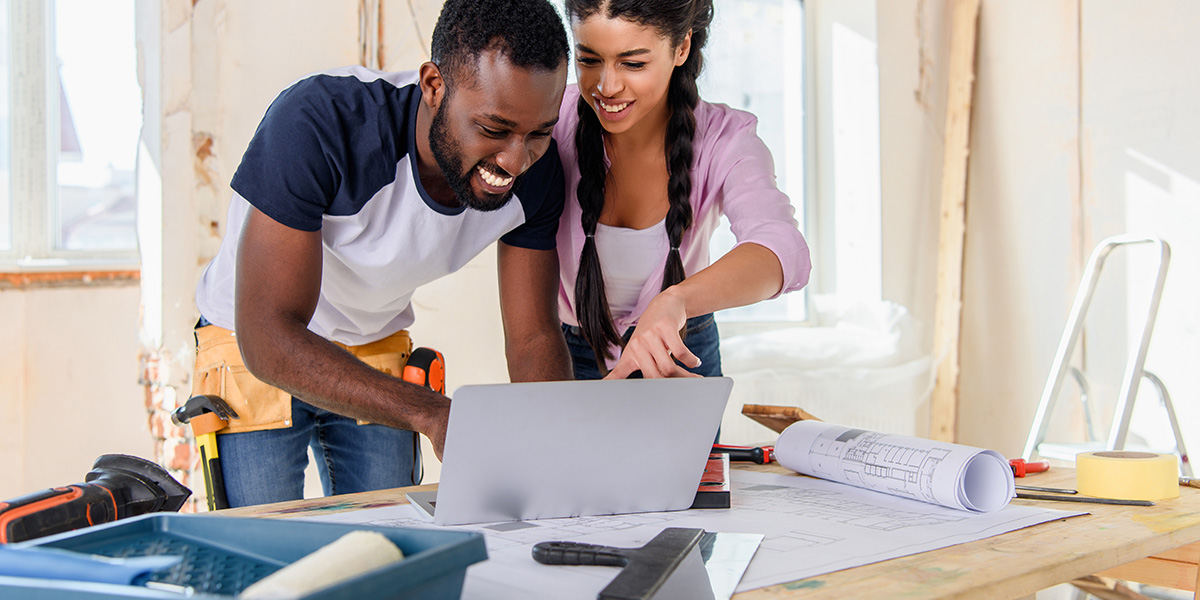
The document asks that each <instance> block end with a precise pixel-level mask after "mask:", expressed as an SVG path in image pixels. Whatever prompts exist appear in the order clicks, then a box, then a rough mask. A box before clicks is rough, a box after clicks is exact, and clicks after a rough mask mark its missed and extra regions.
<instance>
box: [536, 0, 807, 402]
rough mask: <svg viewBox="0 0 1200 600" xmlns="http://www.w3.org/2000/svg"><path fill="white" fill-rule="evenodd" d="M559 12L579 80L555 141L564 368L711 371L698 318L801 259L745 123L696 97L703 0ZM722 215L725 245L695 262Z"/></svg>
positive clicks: (582, 375) (706, 328)
mask: <svg viewBox="0 0 1200 600" xmlns="http://www.w3.org/2000/svg"><path fill="white" fill-rule="evenodd" d="M566 8H567V16H568V17H569V18H570V20H571V27H572V31H573V32H574V37H575V42H576V46H575V51H576V65H575V66H576V73H577V75H578V80H579V83H578V85H577V86H572V87H570V88H568V90H567V93H566V95H565V96H564V98H563V107H562V110H561V111H560V114H559V122H558V125H557V126H556V127H555V129H554V138H555V139H556V140H557V142H558V149H559V154H560V156H561V158H562V162H563V168H564V170H565V171H566V179H567V203H566V207H565V209H564V211H563V217H562V221H561V222H560V224H559V232H558V251H559V264H560V274H561V276H560V289H559V316H560V318H561V319H562V320H563V323H564V325H563V330H564V332H565V333H566V336H567V342H568V345H569V347H570V349H571V354H572V358H573V360H574V363H575V377H576V378H577V379H592V378H599V377H601V376H603V375H604V374H605V373H607V376H608V377H609V378H621V377H627V376H629V375H631V374H633V373H634V372H636V371H641V372H642V374H643V375H644V376H646V377H671V376H686V375H703V376H719V375H721V365H720V352H719V348H718V336H717V328H716V325H715V323H714V321H713V317H712V312H713V311H716V310H720V309H724V308H731V307H735V306H743V305H746V304H752V303H755V302H758V301H761V300H764V299H767V298H771V297H774V296H777V295H779V294H782V293H784V292H790V291H794V290H798V289H800V288H802V287H804V284H805V283H807V281H808V273H809V271H810V269H811V263H810V260H809V255H808V247H807V245H806V244H805V242H804V238H803V236H801V234H800V232H799V230H798V229H797V226H796V221H795V220H794V218H793V209H792V207H791V203H790V202H789V201H788V198H787V196H785V195H784V194H783V193H782V192H780V191H779V190H778V189H777V188H776V186H775V176H774V170H773V163H772V159H771V154H770V151H769V150H767V148H766V146H765V145H764V144H763V142H762V140H760V139H759V138H758V136H757V134H756V133H755V125H756V120H755V118H754V117H753V116H752V115H750V114H749V113H745V112H742V111H737V110H734V109H731V108H729V107H727V106H724V105H715V104H709V103H707V102H704V101H702V100H700V97H699V93H698V91H697V88H696V78H697V77H698V76H699V75H700V70H701V67H702V64H703V56H702V55H701V50H702V49H703V47H704V43H705V40H706V38H707V37H708V26H709V23H710V22H711V21H712V14H713V7H712V1H711V0H660V1H656V2H645V1H640V0H567V2H566ZM722 213H723V214H725V215H726V216H727V217H728V218H729V220H730V223H731V225H732V229H733V233H734V235H736V236H737V239H738V245H737V246H735V247H734V249H733V250H731V251H730V252H729V253H728V254H726V255H725V256H723V257H721V258H720V260H718V261H716V262H715V263H712V264H711V265H710V264H709V256H708V245H709V239H710V237H711V236H712V233H713V230H714V229H715V228H716V226H717V224H718V222H719V221H720V216H721V214H722ZM676 361H678V363H677V362H676ZM679 363H681V364H682V366H681V365H680V364H679ZM685 367H686V369H685ZM610 369H611V370H610Z"/></svg>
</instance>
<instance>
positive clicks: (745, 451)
mask: <svg viewBox="0 0 1200 600" xmlns="http://www.w3.org/2000/svg"><path fill="white" fill-rule="evenodd" d="M712 451H713V453H723V454H727V455H729V460H731V461H743V462H752V463H758V464H760V465H765V464H767V463H769V462H771V461H773V460H775V446H729V445H726V444H713V449H712Z"/></svg>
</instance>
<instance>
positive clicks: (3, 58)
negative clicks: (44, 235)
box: [0, 0, 12, 251]
mask: <svg viewBox="0 0 1200 600" xmlns="http://www.w3.org/2000/svg"><path fill="white" fill-rule="evenodd" d="M8 27H9V25H8V0H0V40H5V42H7V41H8V40H10V39H12V36H11V35H9V30H8ZM9 73H10V70H9V61H8V44H7V43H3V44H0V251H4V250H12V186H11V185H10V182H11V181H12V176H11V174H12V163H11V161H10V160H9V156H11V153H10V150H9V143H10V140H11V139H12V128H11V127H10V126H9V119H10V118H11V115H12V112H11V108H10V106H11V104H10V102H9V94H8V77H9Z"/></svg>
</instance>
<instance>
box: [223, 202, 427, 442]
mask: <svg viewBox="0 0 1200 600" xmlns="http://www.w3.org/2000/svg"><path fill="white" fill-rule="evenodd" d="M320 291H321V233H320V232H319V231H311V232H310V231H300V230H298V229H293V228H291V227H288V226H286V225H283V224H281V223H278V222H276V221H275V220H274V219H272V218H271V217H268V216H267V215H265V214H263V213H262V212H260V211H259V210H258V209H256V208H253V207H252V208H251V209H250V213H249V214H248V215H247V216H246V222H245V225H244V226H243V228H242V232H241V236H240V238H239V240H238V255H237V291H236V293H235V306H236V312H235V329H236V331H237V338H238V346H239V347H240V349H241V351H242V357H243V359H244V360H245V361H246V368H247V369H249V370H250V372H251V373H253V374H254V376H255V377H258V378H259V379H261V380H263V381H265V382H267V383H269V384H271V385H273V386H275V387H278V388H280V389H282V390H284V391H286V392H288V393H290V394H292V395H294V396H296V397H298V398H302V399H303V400H304V401H305V402H308V403H309V404H312V405H313V406H317V407H320V408H323V409H326V410H329V411H332V412H335V413H337V414H340V415H345V416H347V417H352V418H357V419H363V420H367V421H371V422H372V423H379V424H381V425H388V426H391V427H396V428H400V429H408V430H412V431H418V432H420V433H424V434H425V435H427V436H429V439H430V440H431V441H432V442H433V447H434V450H435V452H436V454H437V456H438V458H441V455H442V447H443V445H444V444H445V438H446V422H447V420H448V419H449V415H450V399H449V398H446V397H445V396H442V395H441V394H437V393H435V392H432V391H430V390H428V389H426V388H423V387H420V386H417V385H413V384H411V383H407V382H404V381H402V380H400V379H397V378H395V377H392V376H390V375H387V374H385V373H381V372H379V371H377V370H375V369H373V368H371V367H369V366H367V365H366V364H365V363H363V362H362V361H360V360H358V358H356V357H355V356H354V355H352V354H350V353H349V352H346V351H345V350H343V349H342V348H339V347H338V346H336V345H334V344H333V343H331V342H329V341H327V340H325V339H324V338H322V337H320V336H318V335H317V334H315V333H313V332H311V331H309V330H308V323H309V321H310V320H311V319H312V316H313V313H314V311H316V307H317V300H318V298H319V297H320Z"/></svg>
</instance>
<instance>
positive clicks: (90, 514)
mask: <svg viewBox="0 0 1200 600" xmlns="http://www.w3.org/2000/svg"><path fill="white" fill-rule="evenodd" d="M191 495H192V491H191V490H189V489H187V488H186V487H184V486H183V485H182V484H180V483H179V482H178V481H176V480H175V478H174V477H171V474H170V473H167V471H166V469H163V468H162V467H160V466H158V465H157V464H154V463H152V462H150V461H148V460H145V459H143V458H138V457H136V456H127V455H124V454H105V455H103V456H101V457H100V458H97V459H96V462H95V463H94V464H93V465H92V470H91V471H90V472H88V474H87V475H86V476H85V477H84V482H83V483H76V484H72V485H68V486H63V487H56V488H50V489H48V490H42V491H40V492H34V493H32V494H28V495H25V496H21V497H18V498H13V499H12V500H7V501H4V502H0V543H11V542H20V541H23V540H28V539H33V538H37V537H41V536H44V535H50V534H52V533H61V532H64V531H71V530H73V529H80V528H83V527H87V526H89V525H97V524H100V523H107V522H109V521H115V520H117V519H124V518H126V517H132V516H136V515H142V514H146V513H152V512H175V511H178V510H179V508H180V507H181V506H183V503H184V501H186V500H187V499H188V497H189V496H191Z"/></svg>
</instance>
